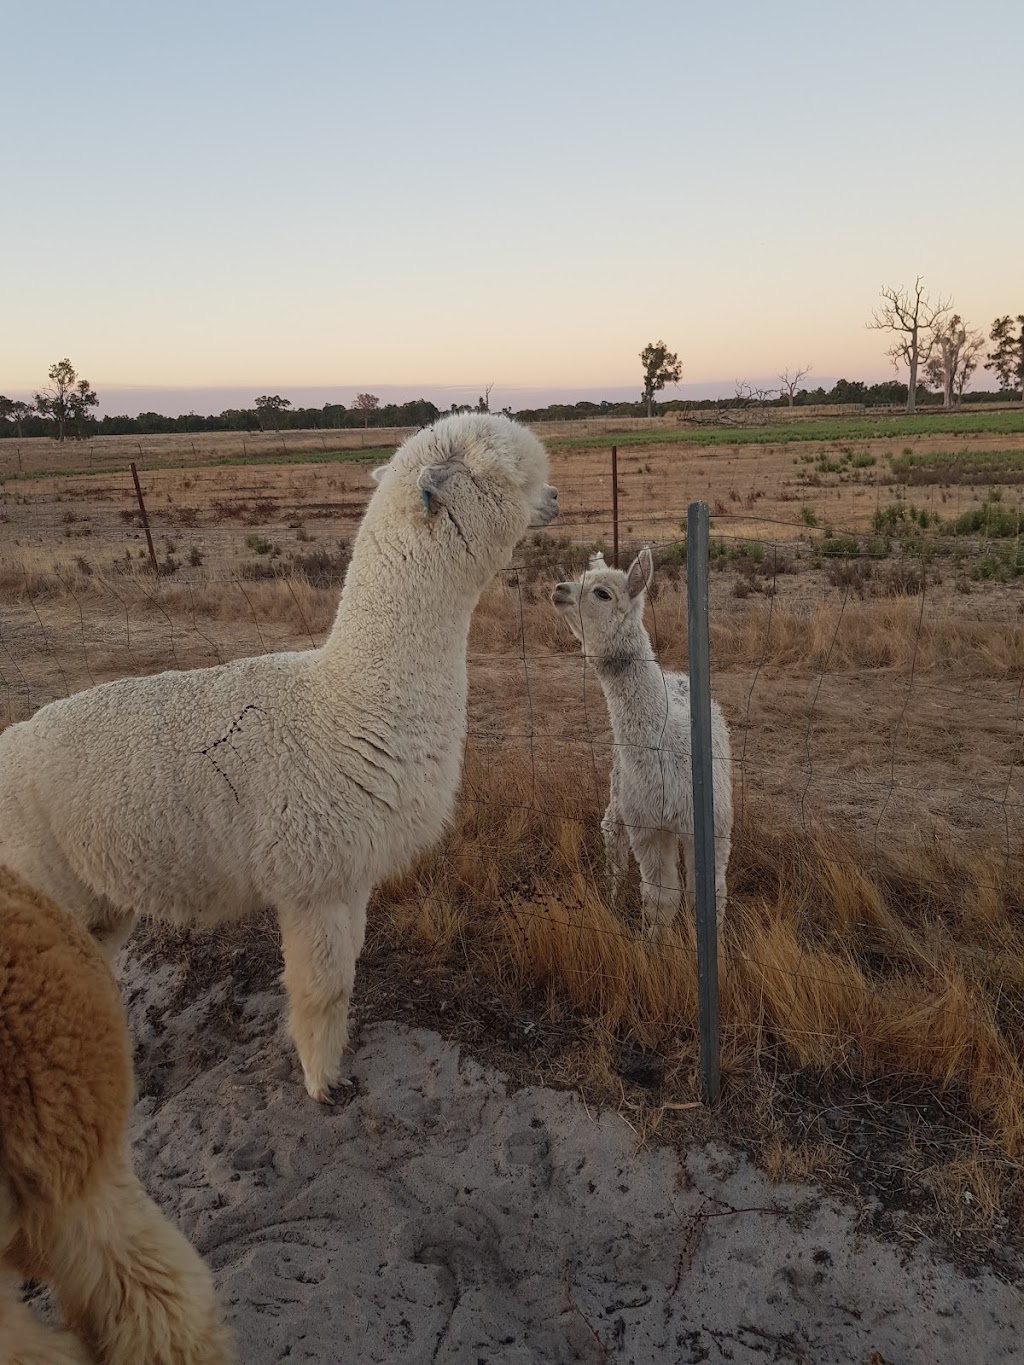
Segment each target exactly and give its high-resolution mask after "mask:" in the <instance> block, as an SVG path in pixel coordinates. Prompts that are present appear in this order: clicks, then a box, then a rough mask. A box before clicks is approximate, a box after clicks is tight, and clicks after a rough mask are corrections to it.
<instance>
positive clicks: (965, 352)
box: [925, 313, 985, 408]
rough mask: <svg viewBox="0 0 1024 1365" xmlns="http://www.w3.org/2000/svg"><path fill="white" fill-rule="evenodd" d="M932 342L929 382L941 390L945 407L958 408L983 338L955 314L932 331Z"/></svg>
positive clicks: (978, 355)
mask: <svg viewBox="0 0 1024 1365" xmlns="http://www.w3.org/2000/svg"><path fill="white" fill-rule="evenodd" d="M933 343H934V344H933V347H932V353H931V355H930V356H929V357H928V360H927V362H926V364H925V374H926V375H927V377H928V382H929V383H930V384H934V385H935V387H936V388H941V390H942V406H943V407H944V408H953V407H959V406H960V399H961V398H962V397H963V392H964V389H965V387H966V385H967V381H968V380H969V379H970V377H971V375H972V374H973V373H974V371H975V370H976V369H977V368H978V360H979V358H980V355H981V349H982V347H983V346H984V345H985V338H984V336H983V335H982V333H981V332H979V331H978V330H977V329H976V328H973V327H968V326H967V325H966V324H965V322H964V320H963V318H962V317H961V316H960V314H959V313H954V314H953V316H952V317H951V318H949V320H948V321H944V322H942V323H940V324H939V325H937V326H936V327H935V328H934V329H933Z"/></svg>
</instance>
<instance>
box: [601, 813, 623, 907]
mask: <svg viewBox="0 0 1024 1365" xmlns="http://www.w3.org/2000/svg"><path fill="white" fill-rule="evenodd" d="M601 833H602V834H603V835H604V856H605V863H606V866H607V868H608V877H609V879H610V882H611V894H612V904H613V905H614V904H615V901H616V899H617V898H618V894H619V887H620V886H621V885H622V883H623V881H624V880H625V878H626V874H627V873H628V872H629V833H628V831H627V829H626V826H625V825H624V824H623V822H622V816H621V815H620V814H619V808H618V806H617V805H616V802H615V797H614V796H613V797H612V798H611V800H610V801H609V802H608V809H607V810H606V811H605V813H604V819H603V820H602V821H601Z"/></svg>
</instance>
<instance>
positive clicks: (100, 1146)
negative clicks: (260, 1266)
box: [0, 866, 233, 1365]
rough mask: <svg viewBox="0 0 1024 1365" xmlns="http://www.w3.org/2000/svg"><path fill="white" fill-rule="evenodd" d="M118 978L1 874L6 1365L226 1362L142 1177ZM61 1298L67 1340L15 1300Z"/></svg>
mask: <svg viewBox="0 0 1024 1365" xmlns="http://www.w3.org/2000/svg"><path fill="white" fill-rule="evenodd" d="M132 1091H133V1077H132V1064H131V1051H130V1043H129V1039H128V1031H127V1028H126V1027H125V1021H124V1013H123V1010H122V1007H121V1000H120V996H119V994H118V989H117V984H116V983H115V981H114V978H113V976H112V975H111V973H110V969H109V968H108V967H107V964H106V962H105V960H104V958H103V955H102V953H101V951H100V949H99V947H98V946H97V944H96V943H95V942H94V941H93V939H92V938H91V936H90V935H89V933H88V932H87V931H86V930H84V929H83V928H82V927H81V926H79V925H78V924H77V923H75V922H74V921H73V920H72V919H71V917H70V916H66V915H65V914H64V913H63V911H61V910H60V909H59V908H58V907H57V906H56V905H55V904H54V903H53V902H52V901H51V900H49V899H48V898H47V897H45V896H42V895H40V894H39V893H38V892H36V891H35V890H33V889H32V888H31V887H29V886H27V885H26V884H25V883H24V882H23V881H21V880H20V879H19V878H18V877H16V876H15V875H14V874H13V873H11V872H10V871H9V869H7V868H4V867H2V866H0V1365H229V1362H230V1361H231V1360H232V1359H233V1352H232V1348H231V1344H230V1339H229V1337H228V1334H227V1332H226V1330H225V1329H224V1327H223V1325H222V1324H221V1321H220V1316H219V1312H218V1309H217V1303H216V1298H215V1295H214V1290H213V1281H212V1279H211V1277H210V1272H209V1270H208V1269H207V1268H206V1266H205V1265H204V1264H203V1262H202V1260H201V1259H200V1258H199V1256H198V1255H197V1254H196V1252H195V1251H194V1250H193V1249H192V1247H191V1246H190V1245H189V1244H188V1242H187V1241H186V1240H185V1238H184V1237H182V1235H181V1233H180V1232H178V1230H177V1229H176V1228H175V1227H174V1226H173V1224H171V1223H170V1222H169V1221H168V1219H166V1218H165V1217H164V1216H163V1214H162V1213H161V1212H160V1210H159V1209H158V1208H157V1206H156V1205H155V1204H154V1203H153V1201H152V1200H151V1199H150V1198H149V1196H148V1195H147V1194H146V1192H145V1190H144V1189H143V1188H142V1186H141V1185H140V1183H139V1181H138V1180H137V1178H136V1177H135V1175H134V1173H133V1171H132V1168H131V1162H130V1160H129V1155H128V1144H127V1124H128V1116H129V1112H130V1109H131V1103H132ZM28 1277H31V1278H34V1279H40V1280H44V1281H47V1282H48V1283H50V1284H52V1285H53V1286H54V1287H55V1289H56V1290H57V1293H58V1296H59V1298H60V1301H61V1305H62V1307H63V1309H64V1313H65V1317H66V1319H67V1326H68V1328H69V1330H68V1331H51V1330H49V1329H47V1328H45V1327H44V1326H43V1325H42V1324H41V1323H40V1322H39V1320H38V1319H37V1318H36V1317H35V1315H34V1314H33V1313H32V1312H31V1310H30V1309H29V1308H28V1307H26V1305H24V1304H22V1303H21V1302H19V1295H18V1284H19V1282H20V1280H22V1279H24V1278H28Z"/></svg>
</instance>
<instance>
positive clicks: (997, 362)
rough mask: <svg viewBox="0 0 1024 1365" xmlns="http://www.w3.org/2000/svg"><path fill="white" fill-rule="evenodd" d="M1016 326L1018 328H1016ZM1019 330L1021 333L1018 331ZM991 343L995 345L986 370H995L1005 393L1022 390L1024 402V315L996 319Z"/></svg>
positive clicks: (989, 355) (990, 338) (990, 334)
mask: <svg viewBox="0 0 1024 1365" xmlns="http://www.w3.org/2000/svg"><path fill="white" fill-rule="evenodd" d="M1015 324H1016V327H1015ZM1016 328H1019V331H1018V330H1016ZM988 335H989V341H992V342H994V343H995V346H994V349H993V350H991V351H989V354H988V360H986V361H985V369H986V370H995V372H996V374H997V375H998V376H999V387H1000V388H1001V389H1002V390H1003V392H1004V393H1011V394H1012V393H1013V392H1014V390H1015V389H1020V396H1021V401H1022V402H1024V313H1018V314H1017V316H1016V317H1015V318H1011V317H1010V315H1009V313H1007V314H1006V316H1005V317H1001V318H996V320H995V322H993V324H992V330H991V332H989V334H988Z"/></svg>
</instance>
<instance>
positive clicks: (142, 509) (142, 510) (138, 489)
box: [131, 460, 160, 574]
mask: <svg viewBox="0 0 1024 1365" xmlns="http://www.w3.org/2000/svg"><path fill="white" fill-rule="evenodd" d="M131 470H132V478H133V479H134V480H135V496H136V497H137V498H138V500H139V515H140V516H141V517H142V529H143V530H144V531H145V533H146V544H147V545H148V546H149V562H150V564H152V566H153V572H154V573H155V574H159V572H160V566H159V564H157V562H156V551H155V550H154V549H153V537H152V535H151V534H150V530H149V517H148V516H147V515H146V503H145V500H144V499H143V496H142V485H141V484H140V483H139V471H138V470H137V469H136V468H135V461H134V460H132V464H131Z"/></svg>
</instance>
